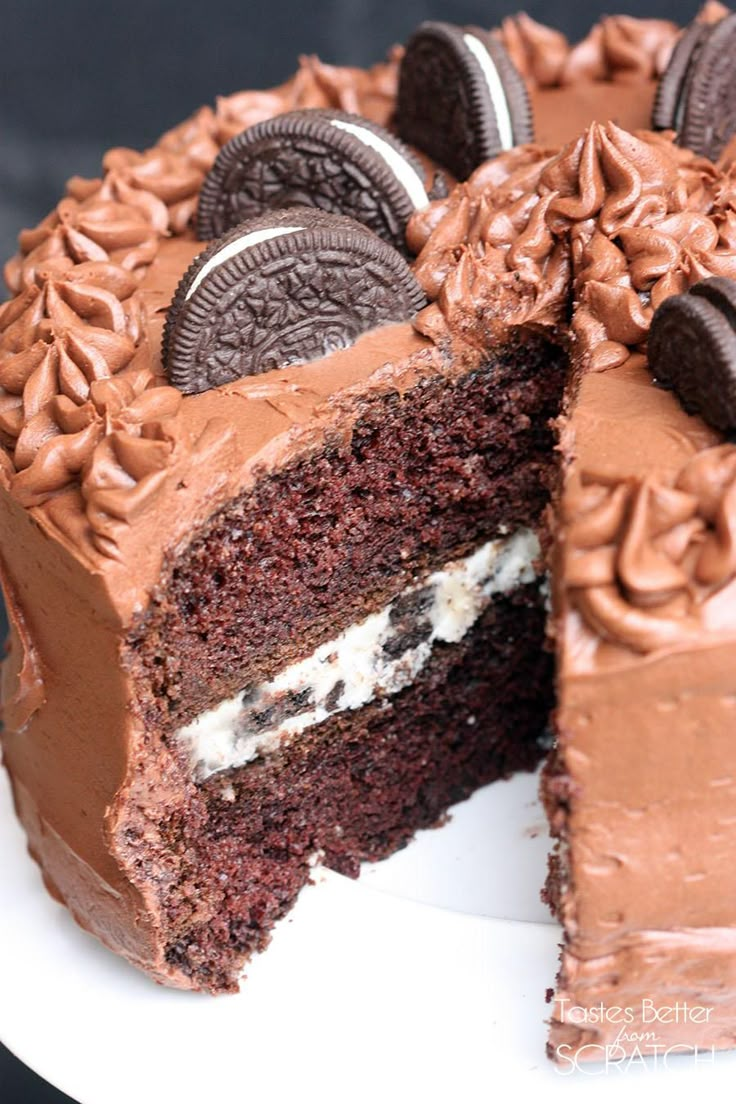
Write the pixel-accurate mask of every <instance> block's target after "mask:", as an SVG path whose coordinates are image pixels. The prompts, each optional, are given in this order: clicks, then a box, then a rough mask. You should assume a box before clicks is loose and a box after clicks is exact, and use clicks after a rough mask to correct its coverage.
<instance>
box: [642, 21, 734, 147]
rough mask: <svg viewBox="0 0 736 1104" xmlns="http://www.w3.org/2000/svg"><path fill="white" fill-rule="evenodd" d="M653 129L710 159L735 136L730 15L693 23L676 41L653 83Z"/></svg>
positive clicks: (732, 38)
mask: <svg viewBox="0 0 736 1104" xmlns="http://www.w3.org/2000/svg"><path fill="white" fill-rule="evenodd" d="M652 125H653V127H654V128H655V130H674V131H676V132H677V141H678V143H679V144H680V145H681V146H685V147H687V148H688V149H691V150H693V152H694V153H697V154H699V155H700V156H702V157H708V158H710V159H711V160H712V161H715V160H716V159H717V158H718V156H719V155H720V153H721V152H722V151H723V149H724V147H725V146H726V144H727V143H728V140H729V139H730V138H731V137H732V135H733V134H734V133H735V132H736V15H728V16H726V17H725V19H721V20H720V21H719V22H717V23H702V22H698V21H696V22H695V23H693V24H691V26H690V27H688V29H687V30H686V31H685V33H684V34H683V35H682V37H681V38H680V41H679V42H678V43H677V46H676V47H675V49H674V50H673V52H672V57H671V58H670V62H669V65H668V66H667V69H666V70H665V72H664V74H663V75H662V78H661V80H660V82H659V87H658V89H657V95H656V97H655V101H654V109H653V112H652Z"/></svg>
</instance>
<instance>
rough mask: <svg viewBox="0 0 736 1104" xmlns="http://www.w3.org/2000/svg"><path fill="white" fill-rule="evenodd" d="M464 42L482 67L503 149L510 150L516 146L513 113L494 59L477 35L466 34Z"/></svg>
mask: <svg viewBox="0 0 736 1104" xmlns="http://www.w3.org/2000/svg"><path fill="white" fill-rule="evenodd" d="M463 40H464V42H465V45H466V46H467V48H468V49H469V50H470V52H471V54H472V55H473V57H474V58H475V60H476V61H477V62H478V64H479V65H480V68H481V71H482V73H483V76H484V78H485V82H486V84H487V85H488V94H489V95H490V97H491V103H492V104H493V110H494V112H495V114H496V124H497V126H498V137H499V138H500V140H501V148H502V149H505V150H510V149H512V148H513V145H514V127H513V123H512V122H511V112H510V111H509V103H508V100H507V99H506V92H505V91H504V87H503V83H502V81H501V78H500V76H499V75H498V69H497V68H496V66H495V64H494V62H493V58H492V57H491V55H490V54H489V53H488V50H487V49H486V48H485V46H484V45H483V43H482V42H481V40H480V39H479V38H476V37H475V35H472V34H464V35H463Z"/></svg>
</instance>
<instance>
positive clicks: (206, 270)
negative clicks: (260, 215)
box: [184, 226, 304, 301]
mask: <svg viewBox="0 0 736 1104" xmlns="http://www.w3.org/2000/svg"><path fill="white" fill-rule="evenodd" d="M303 229H304V227H303V226H267V227H266V228H265V229H263V230H253V231H251V233H250V234H244V235H243V237H242V238H237V239H236V240H235V241H231V242H228V244H227V245H223V247H222V249H218V250H217V252H216V253H213V254H212V256H211V257H210V259H209V260H208V261H205V263H204V264H203V265H202V267H201V268H200V270H199V272H198V273H197V275H196V276H195V277H194V279H193V280H192V283H191V285H190V287H189V290H188V291H187V293H186V295H185V296H184V299H185V301H186V300H187V299H191V297H192V296H193V295H194V293H195V291H196V290H197V288H198V287H199V285H200V284H201V283H202V281H203V280H205V279H206V278H207V277H208V276H209V274H210V272H214V270H215V269H216V268H219V267H220V265H221V264H224V263H225V261H229V260H230V258H231V257H237V256H238V254H239V253H244V252H245V250H246V249H252V247H253V246H254V245H260V244H261V242H265V241H271V239H272V238H282V237H283V236H284V234H296V233H297V231H298V230H303Z"/></svg>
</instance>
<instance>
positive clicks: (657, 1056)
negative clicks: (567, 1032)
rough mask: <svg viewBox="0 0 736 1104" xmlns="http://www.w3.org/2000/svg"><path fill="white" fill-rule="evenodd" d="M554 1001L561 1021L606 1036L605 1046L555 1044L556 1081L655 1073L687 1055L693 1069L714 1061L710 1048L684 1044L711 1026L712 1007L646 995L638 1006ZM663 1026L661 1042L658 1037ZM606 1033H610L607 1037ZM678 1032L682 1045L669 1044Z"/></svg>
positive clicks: (712, 1050) (560, 999)
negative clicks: (628, 1072)
mask: <svg viewBox="0 0 736 1104" xmlns="http://www.w3.org/2000/svg"><path fill="white" fill-rule="evenodd" d="M555 1003H556V1005H557V1014H558V1018H559V1019H560V1020H562V1021H564V1022H565V1023H568V1024H571V1025H573V1026H576V1027H591V1028H596V1027H598V1028H601V1027H604V1028H605V1032H606V1037H607V1038H606V1041H605V1042H590V1043H584V1044H583V1045H582V1046H573V1045H571V1044H569V1043H559V1044H558V1046H557V1047H556V1048H555V1052H554V1058H555V1062H556V1065H555V1072H556V1073H557V1074H558V1075H560V1076H561V1077H567V1076H569V1075H570V1074H572V1073H584V1074H587V1075H588V1076H590V1077H600V1076H604V1075H605V1074H606V1073H608V1072H609V1070H614V1069H615V1071H616V1072H617V1073H621V1072H625V1071H626V1070H628V1069H631V1068H632V1067H633V1068H639V1069H641V1068H642V1067H645V1068H648V1069H651V1070H655V1069H657V1067H659V1068H663V1067H666V1066H667V1063H668V1060H669V1059H670V1058H674V1057H676V1056H677V1057H681V1056H682V1055H690V1056H691V1058H692V1059H693V1060H694V1062H695V1064H696V1065H699V1064H703V1065H705V1064H707V1065H712V1064H713V1062H714V1061H715V1056H716V1048H715V1047H712V1046H711V1047H702V1046H698V1045H697V1044H696V1043H693V1042H687V1041H686V1040H687V1037H688V1035H689V1036H690V1038H691V1039H692V1037H693V1035H694V1034H699V1033H700V1032H701V1031H702V1030H703V1025H707V1024H709V1023H711V1018H712V1015H713V1008H711V1007H708V1006H707V1005H703V1004H690V1003H688V1002H687V1001H677V1002H676V1003H675V1004H656V1003H655V1002H654V1001H653V1000H650V999H649V998H648V997H646V998H644V999H643V1000H642V1001H641V1003H640V1004H639V1005H610V1006H609V1005H605V1004H602V1003H601V1004H594V1005H585V1006H583V1005H579V1004H574V1003H573V1001H572V1000H570V999H569V998H568V997H557V998H556V1001H555ZM665 1026H666V1028H667V1032H666V1034H667V1039H666V1041H665V1040H664V1039H663V1038H662V1035H661V1028H663V1027H665ZM677 1028H681V1032H680V1031H678V1030H677ZM611 1029H613V1030H614V1031H615V1034H614V1035H613V1036H612V1037H611ZM693 1029H694V1030H693ZM680 1034H681V1035H682V1041H673V1040H677V1038H678V1036H679V1035H680Z"/></svg>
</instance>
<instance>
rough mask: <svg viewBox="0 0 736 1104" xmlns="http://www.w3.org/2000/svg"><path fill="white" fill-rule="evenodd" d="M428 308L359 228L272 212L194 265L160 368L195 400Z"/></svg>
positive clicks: (168, 329) (380, 245)
mask: <svg viewBox="0 0 736 1104" xmlns="http://www.w3.org/2000/svg"><path fill="white" fill-rule="evenodd" d="M425 302H426V300H425V298H424V293H423V292H422V290H421V288H420V287H419V284H418V283H417V281H416V280H415V278H414V276H413V275H412V272H411V270H410V268H409V266H408V265H407V263H406V261H405V260H404V258H403V257H402V256H401V255H400V253H398V252H397V250H395V249H393V248H392V247H391V246H390V245H388V244H387V243H386V242H385V241H382V240H381V239H380V238H379V237H377V236H376V235H375V234H372V233H371V232H370V231H369V230H366V228H365V227H364V226H361V225H360V223H357V222H355V221H354V220H353V219H350V218H345V217H344V216H342V215H334V214H329V213H327V212H324V211H319V210H317V209H316V208H314V207H311V208H305V207H291V208H287V209H286V210H281V211H273V212H270V213H269V214H266V215H261V216H260V217H259V218H256V219H250V220H248V221H246V222H243V223H241V224H240V225H239V226H237V227H235V228H234V229H233V230H231V231H230V233H228V234H225V235H224V236H223V237H221V238H219V239H218V240H217V241H216V242H213V243H212V245H211V246H210V247H209V248H208V249H206V250H205V251H204V252H203V253H201V254H200V256H199V257H197V258H196V259H195V261H194V262H193V263H192V264H191V265H190V267H189V269H188V270H187V272H186V273H185V275H184V277H183V278H182V280H181V282H180V283H179V287H178V288H177V291H176V295H175V296H174V300H173V302H172V304H171V307H170V308H169V314H168V318H167V321H166V326H165V329H164V337H163V350H162V356H163V363H164V367H165V369H166V372H167V375H168V377H169V380H170V382H171V383H172V384H173V385H174V386H175V387H178V388H179V390H181V391H183V392H185V393H186V394H194V393H197V392H200V391H206V390H208V389H209V388H211V387H218V386H220V385H222V384H226V383H231V382H232V381H233V380H237V379H242V378H243V377H244V376H252V375H256V374H258V373H261V372H268V371H270V370H272V369H274V368H284V367H287V366H288V365H291V364H300V363H304V362H305V361H310V360H315V359H317V358H319V357H322V356H326V355H327V354H328V353H331V352H334V351H335V350H336V349H342V348H345V347H346V346H348V345H350V344H352V343H353V342H354V341H355V340H356V339H357V338H358V337H359V336H360V334H362V333H363V332H364V331H366V330H370V329H372V328H373V327H375V326H380V325H383V324H385V323H388V322H400V321H404V320H405V319H409V318H411V317H412V316H413V315H414V314H416V312H417V311H418V310H420V309H421V308H422V307H423V306H424V305H425Z"/></svg>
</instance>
